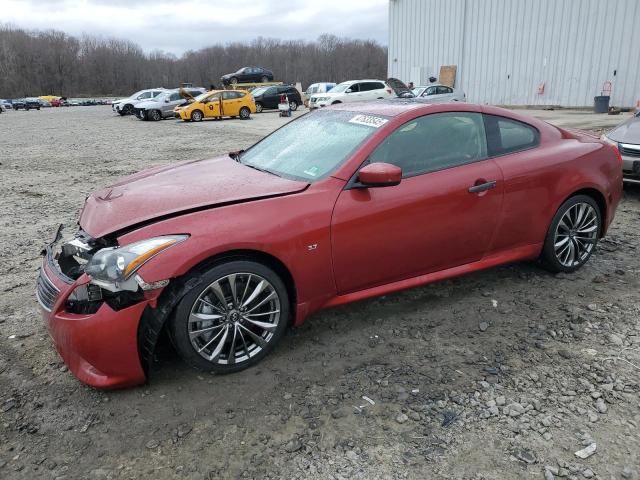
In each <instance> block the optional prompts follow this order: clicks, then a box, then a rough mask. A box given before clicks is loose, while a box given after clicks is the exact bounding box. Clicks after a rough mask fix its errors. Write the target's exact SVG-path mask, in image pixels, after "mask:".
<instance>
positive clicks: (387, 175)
mask: <svg viewBox="0 0 640 480" xmlns="http://www.w3.org/2000/svg"><path fill="white" fill-rule="evenodd" d="M358 180H359V181H360V183H361V184H362V185H364V186H365V187H392V186H394V185H398V184H399V183H400V180H402V169H401V168H400V167H396V166H395V165H391V164H390V163H370V164H369V165H366V166H364V167H362V168H361V169H360V171H359V172H358Z"/></svg>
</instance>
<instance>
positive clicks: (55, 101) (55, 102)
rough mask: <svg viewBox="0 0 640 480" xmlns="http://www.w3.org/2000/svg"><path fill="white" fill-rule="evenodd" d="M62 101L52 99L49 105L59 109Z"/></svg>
mask: <svg viewBox="0 0 640 480" xmlns="http://www.w3.org/2000/svg"><path fill="white" fill-rule="evenodd" d="M61 102H62V100H61V99H60V98H54V99H52V100H51V101H50V102H49V103H51V106H52V107H59V106H60V103H61Z"/></svg>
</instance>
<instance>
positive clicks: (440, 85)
mask: <svg viewBox="0 0 640 480" xmlns="http://www.w3.org/2000/svg"><path fill="white" fill-rule="evenodd" d="M429 87H447V88H453V87H450V86H449V85H444V84H443V83H430V84H429V85H414V87H413V88H429Z"/></svg>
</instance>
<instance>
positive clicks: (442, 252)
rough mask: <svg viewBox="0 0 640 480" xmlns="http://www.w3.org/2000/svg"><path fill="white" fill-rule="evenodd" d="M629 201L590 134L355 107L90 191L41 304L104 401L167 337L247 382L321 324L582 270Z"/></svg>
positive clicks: (406, 108) (413, 105)
mask: <svg viewBox="0 0 640 480" xmlns="http://www.w3.org/2000/svg"><path fill="white" fill-rule="evenodd" d="M217 93H223V92H215V93H214V95H215V94H217ZM249 97H250V96H249ZM204 98H205V97H203V98H201V99H200V100H199V101H200V102H202V100H203V99H204ZM192 106H193V105H192ZM192 106H190V107H192ZM621 194H622V174H621V169H620V156H619V153H618V152H617V149H616V148H615V146H613V147H610V146H608V145H607V144H605V142H602V141H601V140H600V139H599V138H597V137H594V136H592V135H590V134H587V133H580V132H574V131H567V130H563V129H560V128H557V127H554V126H552V125H549V124H547V123H545V122H543V121H540V120H537V119H534V118H532V117H529V116H525V115H522V114H519V113H515V112H512V111H509V110H504V109H501V108H497V107H489V106H481V105H472V104H467V103H462V102H459V103H440V104H434V105H423V104H420V103H417V102H397V101H387V102H385V101H382V102H370V103H360V104H344V105H340V106H336V107H330V108H326V109H323V110H321V111H319V112H315V113H313V114H310V115H303V116H301V117H299V118H297V119H295V120H293V121H291V122H289V123H288V124H286V125H284V126H283V127H281V128H280V129H278V130H276V131H275V132H273V133H271V134H270V135H268V136H267V137H265V138H264V139H262V140H261V141H259V142H258V143H256V144H255V145H253V146H252V147H250V148H248V149H247V150H246V151H242V150H240V151H236V152H232V153H230V154H229V155H223V156H220V157H217V158H214V159H209V160H200V161H189V162H185V163H182V164H177V165H176V164H173V165H168V166H164V167H156V168H153V169H150V170H147V171H143V172H140V173H138V174H134V175H132V176H130V177H128V178H125V179H123V180H121V181H119V182H117V183H115V184H113V185H111V186H109V187H107V188H105V189H102V190H100V191H97V192H95V193H93V194H91V195H90V196H89V197H88V198H87V200H86V202H85V204H84V207H83V208H82V209H81V214H80V218H79V222H78V224H79V230H78V231H77V233H76V234H75V236H74V237H73V239H71V240H68V241H62V240H60V237H61V235H60V232H58V234H57V235H56V240H55V241H54V242H53V243H52V244H51V245H49V246H48V247H47V248H46V249H45V258H44V259H43V262H42V267H41V270H40V275H39V278H38V283H37V299H38V302H39V304H40V306H41V310H42V315H43V317H44V320H45V323H46V324H47V326H48V329H49V332H50V334H51V337H52V338H53V340H54V342H55V344H56V346H57V349H58V351H59V352H60V354H61V356H62V358H63V359H64V361H65V362H66V364H67V366H68V367H69V369H70V370H71V372H73V374H75V375H76V376H77V377H78V378H79V379H80V380H82V381H83V382H86V383H88V384H90V385H93V386H94V387H99V388H113V387H123V386H130V385H135V384H139V383H142V382H144V381H145V379H146V376H147V372H149V368H148V366H149V362H150V361H151V360H152V358H153V354H154V347H155V344H156V342H157V341H158V338H159V334H160V332H162V331H166V332H167V333H168V334H169V335H170V336H171V337H172V339H173V345H174V346H175V348H176V349H177V351H178V353H179V354H180V355H181V356H182V358H183V359H184V360H185V361H186V362H187V363H188V364H190V365H192V366H194V367H196V368H198V369H202V370H206V371H214V372H219V373H230V372H236V371H239V370H242V369H245V368H247V367H249V366H251V365H253V364H255V363H257V362H258V361H260V360H261V359H262V358H264V357H265V355H267V354H268V353H269V352H270V351H271V350H272V349H273V348H274V346H275V345H276V343H277V342H278V340H280V339H281V338H282V336H283V334H284V332H285V330H286V329H287V328H288V326H289V325H290V324H292V323H293V325H300V324H301V323H303V322H304V321H305V319H306V318H308V317H309V315H311V314H313V313H314V312H317V311H319V310H321V309H323V308H327V307H335V306H338V305H342V304H346V303H349V302H353V301H358V300H362V299H366V298H370V297H375V296H379V295H386V294H389V293H391V292H396V291H398V290H402V289H405V288H410V287H415V286H418V285H423V284H426V283H430V282H434V281H437V280H441V279H446V278H451V277H454V276H458V275H461V274H463V273H468V272H473V271H476V270H480V269H484V268H488V267H493V266H496V265H499V264H503V263H508V262H514V261H520V260H534V259H538V258H540V259H541V261H542V264H543V265H544V266H545V267H546V268H548V269H549V270H551V271H554V272H573V271H575V270H577V269H579V268H580V267H582V266H583V265H584V264H585V263H586V262H587V261H588V260H589V258H590V256H591V254H592V253H593V252H594V250H595V248H596V244H597V243H598V239H600V238H602V237H603V236H604V235H605V234H606V233H607V229H608V227H609V226H610V224H611V222H612V220H613V218H614V215H615V211H616V207H617V205H618V202H619V201H620V198H621Z"/></svg>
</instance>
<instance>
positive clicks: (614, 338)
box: [607, 333, 624, 347]
mask: <svg viewBox="0 0 640 480" xmlns="http://www.w3.org/2000/svg"><path fill="white" fill-rule="evenodd" d="M607 339H608V340H609V342H610V343H613V344H614V345H615V346H617V347H621V346H622V344H623V343H624V341H623V339H622V337H621V336H620V335H617V334H615V333H610V334H609V335H608V336H607Z"/></svg>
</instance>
